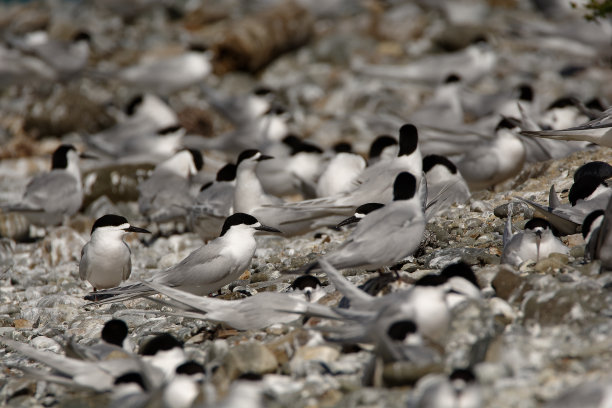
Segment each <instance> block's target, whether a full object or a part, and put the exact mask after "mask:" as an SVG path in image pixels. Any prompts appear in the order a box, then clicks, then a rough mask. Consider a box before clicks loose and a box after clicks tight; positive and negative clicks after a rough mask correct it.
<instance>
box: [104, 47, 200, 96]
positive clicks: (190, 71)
mask: <svg viewBox="0 0 612 408" xmlns="http://www.w3.org/2000/svg"><path fill="white" fill-rule="evenodd" d="M210 59H211V55H210V52H209V51H208V50H207V49H206V48H204V47H201V46H196V45H194V46H191V47H190V48H189V49H188V50H187V51H186V52H184V53H182V54H178V55H173V56H169V57H158V58H147V59H142V60H141V61H140V62H139V63H138V64H136V65H132V66H129V67H126V68H123V69H121V70H119V71H118V72H116V73H114V74H112V73H111V74H110V76H111V77H113V76H116V77H117V79H119V80H120V81H122V82H123V83H125V84H127V85H130V86H133V87H135V88H137V89H143V90H156V91H157V93H159V94H161V95H170V94H172V93H174V92H177V91H181V90H183V89H185V88H188V87H190V86H193V85H198V84H199V83H200V82H201V81H202V80H203V79H204V78H206V77H207V76H208V75H209V74H210V73H211V72H212V64H211V61H210ZM104 75H107V76H108V74H104Z"/></svg>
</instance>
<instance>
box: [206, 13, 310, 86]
mask: <svg viewBox="0 0 612 408" xmlns="http://www.w3.org/2000/svg"><path fill="white" fill-rule="evenodd" d="M313 21H314V20H313V17H312V15H311V14H310V13H309V11H308V10H306V9H304V8H303V7H301V6H299V5H298V4H296V3H294V2H287V3H282V4H281V5H279V6H276V7H274V8H271V9H269V10H266V11H263V12H261V13H259V14H256V15H253V16H249V17H245V18H243V19H240V20H237V21H233V22H231V23H230V24H229V25H227V26H226V27H225V28H224V29H223V30H222V31H221V32H220V33H218V35H217V36H216V37H217V38H216V39H215V40H214V41H213V44H212V45H211V48H212V50H213V51H214V55H215V57H214V60H213V65H214V71H215V73H216V74H218V75H219V74H224V73H226V72H229V71H234V70H241V71H248V72H257V71H259V70H260V69H262V68H263V67H265V66H266V65H267V64H269V63H270V62H272V61H273V60H274V59H275V58H276V57H278V56H279V55H281V54H283V53H285V52H288V51H292V50H295V49H297V48H299V47H300V46H302V45H304V44H306V43H307V42H308V40H309V39H310V38H311V36H312V33H313Z"/></svg>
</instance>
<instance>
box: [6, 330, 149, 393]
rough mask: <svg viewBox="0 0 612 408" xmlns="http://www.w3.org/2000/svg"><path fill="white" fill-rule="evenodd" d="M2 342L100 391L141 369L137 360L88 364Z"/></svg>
mask: <svg viewBox="0 0 612 408" xmlns="http://www.w3.org/2000/svg"><path fill="white" fill-rule="evenodd" d="M2 342H4V343H5V344H7V345H8V346H10V347H11V348H12V349H15V350H17V351H19V352H20V353H21V354H23V355H25V356H27V357H29V358H31V359H33V360H36V361H39V362H41V363H44V364H46V365H48V366H49V367H52V368H53V369H55V370H56V371H58V372H60V373H62V374H64V375H65V376H67V377H71V378H72V379H73V380H74V381H75V382H76V383H78V384H79V385H84V386H88V387H91V388H94V389H96V390H98V391H105V390H108V389H111V387H112V385H113V382H114V379H115V377H117V376H119V375H121V374H124V373H127V372H129V371H134V370H135V369H137V368H139V367H138V364H137V363H136V362H135V360H133V359H128V358H126V359H113V360H108V361H103V362H87V361H81V360H76V359H73V358H69V357H65V356H62V355H59V354H55V353H52V352H45V351H40V350H37V349H35V348H34V347H32V346H29V345H27V344H24V343H20V342H17V341H13V340H9V339H2Z"/></svg>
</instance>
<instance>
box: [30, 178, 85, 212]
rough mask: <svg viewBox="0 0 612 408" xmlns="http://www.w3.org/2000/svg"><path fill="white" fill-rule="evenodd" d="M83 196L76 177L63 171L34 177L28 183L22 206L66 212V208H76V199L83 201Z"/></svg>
mask: <svg viewBox="0 0 612 408" xmlns="http://www.w3.org/2000/svg"><path fill="white" fill-rule="evenodd" d="M82 194H83V193H82V190H81V188H80V186H79V185H78V180H77V179H76V178H74V176H72V175H71V174H69V173H66V172H65V171H63V170H62V171H51V172H49V173H45V174H41V175H39V176H36V177H34V178H33V179H32V180H31V181H30V182H29V183H28V185H27V187H26V192H25V194H24V196H23V200H22V204H23V205H24V206H27V207H30V208H32V209H35V208H40V209H44V210H45V211H48V212H52V211H65V209H66V208H72V207H74V204H73V203H74V202H75V198H80V199H82ZM71 204H72V205H71ZM79 207H80V203H79ZM77 210H78V208H77Z"/></svg>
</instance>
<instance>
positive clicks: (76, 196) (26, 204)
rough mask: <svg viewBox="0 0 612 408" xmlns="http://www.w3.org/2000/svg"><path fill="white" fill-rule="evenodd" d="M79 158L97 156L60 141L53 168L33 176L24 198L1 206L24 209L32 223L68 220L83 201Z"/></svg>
mask: <svg viewBox="0 0 612 408" xmlns="http://www.w3.org/2000/svg"><path fill="white" fill-rule="evenodd" d="M79 158H94V157H93V156H90V155H88V154H79V153H78V152H77V150H76V148H75V147H74V146H73V145H70V144H63V145H60V146H59V147H58V148H57V149H55V151H54V152H53V157H52V163H51V171H49V172H48V173H43V174H39V175H37V176H35V177H34V178H32V179H31V180H30V182H29V183H28V185H27V186H26V188H25V192H24V194H23V197H22V199H21V201H20V202H19V203H15V204H8V205H2V209H3V210H4V211H17V212H22V213H23V214H24V215H25V216H26V217H27V218H28V219H29V220H30V222H31V223H33V224H35V225H39V226H53V225H58V224H60V223H62V222H64V221H66V219H67V218H69V217H71V216H72V215H74V214H76V213H77V212H78V211H79V209H80V208H81V205H82V204H83V186H82V184H81V171H80V169H79Z"/></svg>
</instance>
